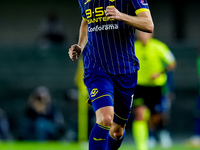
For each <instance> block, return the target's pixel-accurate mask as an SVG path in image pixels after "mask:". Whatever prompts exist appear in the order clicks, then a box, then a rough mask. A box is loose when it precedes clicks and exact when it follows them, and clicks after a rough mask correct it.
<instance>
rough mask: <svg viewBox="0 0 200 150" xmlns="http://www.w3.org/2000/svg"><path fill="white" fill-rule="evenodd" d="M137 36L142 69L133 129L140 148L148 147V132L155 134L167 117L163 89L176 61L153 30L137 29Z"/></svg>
mask: <svg viewBox="0 0 200 150" xmlns="http://www.w3.org/2000/svg"><path fill="white" fill-rule="evenodd" d="M136 35H137V38H138V40H137V41H136V42H135V49H136V51H135V53H136V56H137V57H138V59H139V61H140V70H139V71H138V83H137V87H136V91H135V96H134V98H135V99H134V103H133V106H134V107H133V108H134V116H135V118H134V121H133V126H132V131H133V136H134V139H135V142H136V147H137V150H147V149H148V145H147V140H148V135H150V137H151V135H152V134H153V133H154V130H155V128H156V127H157V126H158V124H159V122H160V121H161V119H163V118H162V112H163V108H164V107H163V106H162V99H163V95H162V88H163V87H164V86H165V84H166V81H167V74H166V73H167V72H168V71H171V70H173V69H174V68H175V64H176V63H175V58H174V55H173V54H172V53H171V51H170V50H169V48H168V47H167V45H166V44H164V43H163V42H161V41H159V40H157V39H154V38H152V36H153V34H152V33H151V34H150V33H145V32H142V31H137V34H136ZM147 122H149V124H147ZM148 131H149V134H148ZM168 144H171V143H169V142H168ZM166 146H167V145H166Z"/></svg>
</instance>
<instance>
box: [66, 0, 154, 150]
mask: <svg viewBox="0 0 200 150" xmlns="http://www.w3.org/2000/svg"><path fill="white" fill-rule="evenodd" d="M79 4H80V7H81V12H82V17H83V19H82V22H81V26H80V33H79V41H78V44H75V45H72V46H71V48H69V52H68V53H69V57H70V58H71V59H72V60H73V61H74V60H76V59H78V57H79V56H80V55H81V54H83V63H84V74H85V77H84V83H85V85H86V86H87V89H88V93H89V96H90V100H91V103H92V107H93V109H94V111H95V114H96V124H95V126H94V127H93V129H92V131H91V134H90V138H89V150H117V149H118V148H119V147H120V145H121V142H122V141H123V138H124V133H125V126H126V123H127V121H128V118H129V116H130V112H131V109H132V101H133V96H134V91H135V87H136V84H137V70H138V69H139V63H138V59H137V58H136V56H135V52H134V51H135V50H134V40H135V33H134V31H135V29H139V30H142V31H146V32H153V29H154V25H153V21H152V17H151V14H150V11H149V6H148V3H147V2H146V0H103V1H102V0H79ZM86 44H87V49H85V50H84V47H85V46H86Z"/></svg>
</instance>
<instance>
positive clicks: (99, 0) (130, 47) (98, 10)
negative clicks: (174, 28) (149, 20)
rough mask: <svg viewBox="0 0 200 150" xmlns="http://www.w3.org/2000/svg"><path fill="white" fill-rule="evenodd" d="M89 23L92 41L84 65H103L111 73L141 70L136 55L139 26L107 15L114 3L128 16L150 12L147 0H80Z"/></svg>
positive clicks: (100, 66) (84, 56)
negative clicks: (136, 27)
mask: <svg viewBox="0 0 200 150" xmlns="http://www.w3.org/2000/svg"><path fill="white" fill-rule="evenodd" d="M79 4H80V7H81V13H82V17H83V19H84V20H87V23H88V43H87V47H86V49H85V50H84V52H83V61H84V68H85V69H86V68H94V67H99V68H101V69H103V70H104V71H105V72H107V73H109V74H114V75H115V74H127V73H134V72H135V71H137V70H138V69H139V63H138V59H137V58H136V56H135V48H134V41H135V29H134V28H133V27H131V26H129V25H127V24H125V23H124V22H122V21H116V20H114V19H110V18H109V17H107V16H106V15H105V11H106V7H107V6H111V7H115V8H116V9H118V10H119V11H120V12H122V13H125V14H128V15H132V16H134V15H137V14H138V13H140V12H143V11H149V6H148V4H147V2H146V0H79Z"/></svg>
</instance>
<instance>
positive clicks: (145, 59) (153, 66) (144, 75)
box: [135, 38, 175, 86]
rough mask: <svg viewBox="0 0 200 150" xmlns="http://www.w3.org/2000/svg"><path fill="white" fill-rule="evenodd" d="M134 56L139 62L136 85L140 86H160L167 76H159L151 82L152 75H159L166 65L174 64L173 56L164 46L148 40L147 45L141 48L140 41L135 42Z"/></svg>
mask: <svg viewBox="0 0 200 150" xmlns="http://www.w3.org/2000/svg"><path fill="white" fill-rule="evenodd" d="M135 49H136V56H137V58H138V59H139V62H140V70H139V71H138V83H137V84H138V85H142V86H162V85H164V84H165V83H166V81H167V75H166V74H165V73H163V74H161V75H160V76H159V77H158V78H156V79H154V80H152V78H151V77H152V75H153V74H154V73H161V72H163V71H164V70H165V67H166V66H167V65H170V64H172V63H174V62H175V58H174V55H173V54H172V53H171V51H170V49H169V48H168V46H167V45H166V44H164V43H163V42H161V41H159V40H157V39H153V38H152V39H150V40H149V41H148V43H147V45H145V46H143V45H142V43H141V42H140V41H136V42H135Z"/></svg>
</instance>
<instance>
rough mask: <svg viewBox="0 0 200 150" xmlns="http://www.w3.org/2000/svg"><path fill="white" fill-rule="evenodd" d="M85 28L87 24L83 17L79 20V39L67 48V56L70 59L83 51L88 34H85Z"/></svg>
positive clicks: (86, 28) (74, 58)
mask: <svg viewBox="0 0 200 150" xmlns="http://www.w3.org/2000/svg"><path fill="white" fill-rule="evenodd" d="M87 30H88V25H87V20H85V19H83V20H82V22H81V26H80V30H79V40H78V44H74V45H72V46H71V47H70V48H69V52H68V54H69V57H70V58H71V60H73V61H74V60H77V59H78V58H79V56H80V55H81V53H82V52H83V50H84V48H85V46H86V44H87V41H88V36H87Z"/></svg>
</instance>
